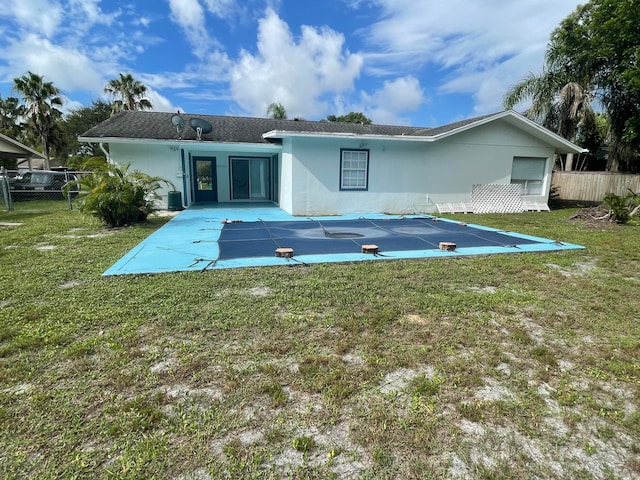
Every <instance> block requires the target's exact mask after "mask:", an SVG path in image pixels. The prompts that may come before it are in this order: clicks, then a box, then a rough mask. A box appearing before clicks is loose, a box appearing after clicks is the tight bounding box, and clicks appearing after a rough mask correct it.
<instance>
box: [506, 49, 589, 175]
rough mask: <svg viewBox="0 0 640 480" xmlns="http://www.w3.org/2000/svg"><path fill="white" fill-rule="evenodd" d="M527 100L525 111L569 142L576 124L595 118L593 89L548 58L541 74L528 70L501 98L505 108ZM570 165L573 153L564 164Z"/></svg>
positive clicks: (576, 131) (571, 167)
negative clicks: (527, 104)
mask: <svg viewBox="0 0 640 480" xmlns="http://www.w3.org/2000/svg"><path fill="white" fill-rule="evenodd" d="M527 100H530V101H531V104H530V106H529V108H528V109H527V110H525V112H524V115H525V116H526V117H528V118H530V119H531V120H534V121H536V122H538V123H540V124H541V125H543V126H545V127H547V128H548V129H550V130H553V131H555V132H556V133H557V134H559V135H561V136H563V137H564V138H566V139H567V140H569V141H570V142H575V141H576V138H577V135H578V127H579V126H580V125H581V124H589V123H593V122H594V121H595V114H594V112H593V108H592V102H593V93H592V90H591V88H590V85H589V84H588V82H586V81H584V80H581V79H578V78H577V77H576V76H574V75H572V74H571V73H568V71H567V70H566V69H560V68H558V69H556V68H554V67H553V65H551V64H550V63H549V62H547V63H546V64H545V68H544V69H543V72H542V73H541V74H540V75H535V74H533V73H530V74H529V75H528V76H527V77H525V78H524V79H522V81H520V82H519V83H517V84H516V85H514V86H513V87H511V89H510V90H509V91H508V92H507V93H506V95H505V96H504V99H503V106H504V107H505V108H514V107H515V106H517V105H519V104H521V103H523V102H525V101H527ZM564 169H565V170H566V171H569V170H572V169H573V154H572V153H568V154H567V158H566V162H565V165H564Z"/></svg>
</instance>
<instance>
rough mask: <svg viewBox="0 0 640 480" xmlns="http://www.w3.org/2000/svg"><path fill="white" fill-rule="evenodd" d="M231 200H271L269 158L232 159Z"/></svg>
mask: <svg viewBox="0 0 640 480" xmlns="http://www.w3.org/2000/svg"><path fill="white" fill-rule="evenodd" d="M230 163H231V198H232V199H233V200H269V158H266V157H231V158H230Z"/></svg>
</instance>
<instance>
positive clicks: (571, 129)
mask: <svg viewBox="0 0 640 480" xmlns="http://www.w3.org/2000/svg"><path fill="white" fill-rule="evenodd" d="M526 101H528V102H530V106H529V108H528V109H527V110H526V111H525V112H524V113H525V115H527V116H528V117H529V118H531V119H532V120H534V121H536V122H538V123H540V124H541V125H543V126H545V127H547V128H549V129H550V130H553V131H554V132H556V133H558V134H560V135H562V136H563V137H564V138H566V139H568V140H570V141H572V142H576V143H578V144H579V145H581V146H583V147H585V148H588V149H589V150H590V152H591V153H590V155H589V156H587V157H586V158H583V159H575V158H574V156H573V155H571V154H569V155H567V156H566V157H565V158H563V159H562V165H561V167H562V168H563V169H564V170H576V169H583V168H584V167H585V165H584V161H591V162H592V163H593V164H597V163H598V161H600V162H601V165H600V167H602V168H599V169H605V170H608V171H627V172H640V0H590V1H588V2H586V3H585V4H584V5H580V6H578V7H577V8H576V10H574V12H572V13H571V14H570V15H569V16H568V17H567V18H565V19H564V20H563V21H562V22H561V23H560V25H558V27H557V28H556V29H555V30H554V31H553V33H552V34H551V38H550V40H549V44H548V46H547V49H546V53H545V57H544V64H543V67H542V72H541V73H539V74H534V73H530V74H529V75H528V76H527V77H525V78H524V79H523V80H522V81H521V82H519V83H517V84H516V85H514V86H513V87H512V88H511V89H510V90H509V91H508V92H507V93H506V95H505V97H504V106H505V108H513V107H515V106H517V105H519V104H521V103H522V102H526ZM576 160H578V161H576ZM580 161H582V162H583V163H582V164H581V163H580ZM587 166H589V165H588V164H587ZM591 169H594V168H591Z"/></svg>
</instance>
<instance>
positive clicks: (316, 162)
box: [281, 122, 553, 215]
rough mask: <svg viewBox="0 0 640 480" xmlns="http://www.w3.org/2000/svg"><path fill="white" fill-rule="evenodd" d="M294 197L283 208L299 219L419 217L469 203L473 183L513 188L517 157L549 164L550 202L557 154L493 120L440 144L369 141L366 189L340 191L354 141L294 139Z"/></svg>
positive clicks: (543, 199)
mask: <svg viewBox="0 0 640 480" xmlns="http://www.w3.org/2000/svg"><path fill="white" fill-rule="evenodd" d="M290 141H291V142H292V152H293V153H292V154H291V158H290V159H287V163H285V162H283V176H284V175H286V173H287V172H286V169H287V168H289V163H290V169H291V177H292V179H295V181H293V180H292V184H291V185H290V198H287V200H286V202H285V201H284V198H285V196H284V195H281V208H283V209H284V210H286V211H288V212H290V213H292V214H294V215H321V214H322V215H333V214H341V213H367V212H384V213H395V214H402V213H416V212H431V211H434V210H435V204H436V203H457V202H469V201H470V200H471V189H472V185H473V184H485V183H502V184H508V183H511V166H512V162H513V157H514V156H529V157H541V158H546V159H547V170H548V173H547V176H546V177H547V179H546V181H545V188H544V192H545V194H544V195H542V196H540V197H533V198H532V200H540V201H546V198H547V193H548V189H549V185H550V176H551V166H552V162H553V149H552V148H551V147H549V146H547V145H546V144H544V143H543V142H541V141H540V140H538V139H536V138H534V137H531V136H529V135H527V134H525V133H524V132H522V131H521V130H519V129H517V128H515V127H512V126H510V125H508V124H506V123H504V122H493V123H491V124H488V125H484V126H480V127H477V128H474V129H472V130H470V131H469V132H465V133H462V134H458V135H455V136H452V137H451V138H447V139H442V140H440V141H438V142H435V143H426V142H410V141H388V140H387V141H385V140H368V141H367V145H365V146H363V147H362V148H367V149H369V151H370V154H369V189H368V191H341V190H340V149H341V148H360V147H361V145H360V141H359V140H354V139H349V138H345V139H309V138H299V137H295V138H293V139H292V140H290Z"/></svg>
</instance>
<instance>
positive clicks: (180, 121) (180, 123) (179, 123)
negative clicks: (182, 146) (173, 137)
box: [171, 113, 184, 135]
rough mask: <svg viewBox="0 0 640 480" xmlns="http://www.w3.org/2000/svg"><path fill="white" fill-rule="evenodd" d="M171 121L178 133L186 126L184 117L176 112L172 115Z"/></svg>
mask: <svg viewBox="0 0 640 480" xmlns="http://www.w3.org/2000/svg"><path fill="white" fill-rule="evenodd" d="M171 123H172V124H173V125H174V126H175V127H176V133H177V134H178V135H180V132H182V129H183V128H184V118H182V117H181V116H180V115H178V114H177V113H176V114H174V115H172V116H171Z"/></svg>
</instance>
